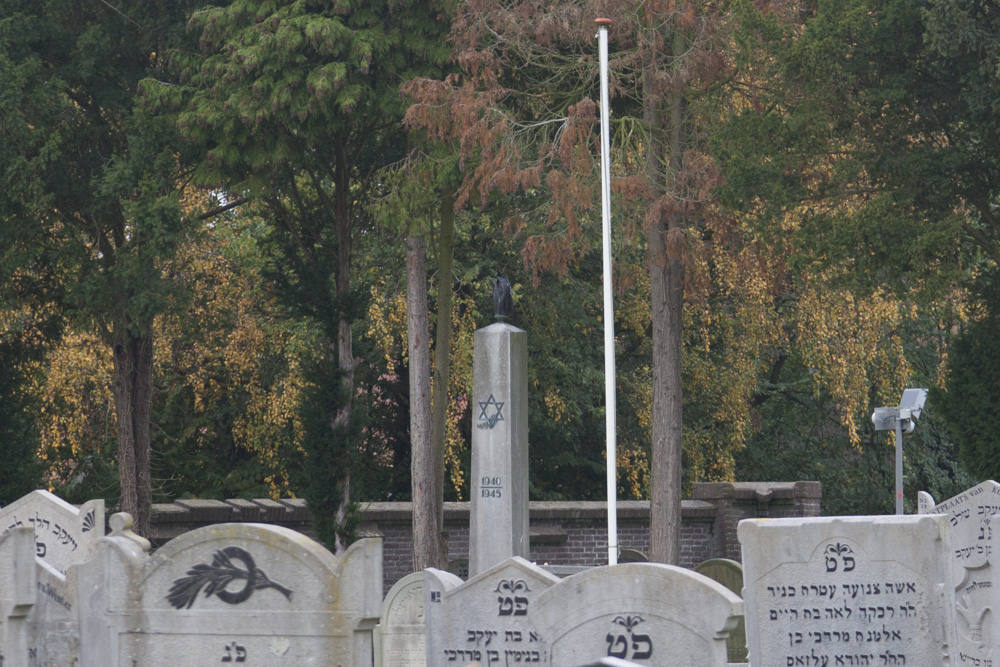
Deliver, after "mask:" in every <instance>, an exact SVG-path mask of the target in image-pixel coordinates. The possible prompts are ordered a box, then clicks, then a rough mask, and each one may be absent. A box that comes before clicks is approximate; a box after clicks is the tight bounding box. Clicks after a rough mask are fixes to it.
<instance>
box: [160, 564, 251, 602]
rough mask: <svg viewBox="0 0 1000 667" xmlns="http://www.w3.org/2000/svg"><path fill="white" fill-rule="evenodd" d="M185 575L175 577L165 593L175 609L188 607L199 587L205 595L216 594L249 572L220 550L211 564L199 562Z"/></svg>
mask: <svg viewBox="0 0 1000 667" xmlns="http://www.w3.org/2000/svg"><path fill="white" fill-rule="evenodd" d="M187 575H188V576H186V577H182V578H180V579H177V580H176V581H175V582H174V583H173V585H172V586H171V587H170V592H169V593H167V599H168V600H169V601H170V604H172V605H173V606H174V607H175V608H177V609H190V608H191V605H193V604H194V601H195V600H196V599H197V597H198V593H199V592H200V591H201V589H202V588H203V587H204V588H205V597H208V596H210V595H215V594H218V593H219V592H221V591H224V590H225V589H226V586H228V585H229V584H230V583H232V582H233V581H235V580H237V579H247V578H248V577H249V576H250V572H248V571H247V570H244V569H243V568H241V567H237V566H236V565H234V564H233V561H232V559H230V558H229V556H227V555H226V554H225V553H223V552H222V551H216V552H215V555H214V556H213V557H212V564H211V565H204V564H199V565H195V566H194V567H192V568H191V569H190V570H188V571H187Z"/></svg>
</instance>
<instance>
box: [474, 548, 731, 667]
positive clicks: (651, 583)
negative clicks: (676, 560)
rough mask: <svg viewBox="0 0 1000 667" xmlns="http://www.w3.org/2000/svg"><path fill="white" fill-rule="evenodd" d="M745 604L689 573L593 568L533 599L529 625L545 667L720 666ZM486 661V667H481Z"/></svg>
mask: <svg viewBox="0 0 1000 667" xmlns="http://www.w3.org/2000/svg"><path fill="white" fill-rule="evenodd" d="M742 616H743V600H742V599H740V597H739V596H738V595H736V594H735V593H733V592H731V591H730V590H728V589H727V588H725V587H724V586H722V585H721V584H719V583H718V582H716V581H713V580H711V579H709V578H708V577H705V576H702V575H700V574H697V573H695V572H692V571H691V570H687V569H684V568H680V567H675V566H672V565H661V564H656V563H629V564H624V565H617V566H613V567H595V568H591V569H589V570H587V571H585V572H581V573H580V574H576V575H573V576H572V577H569V578H567V579H563V580H561V581H560V582H559V583H557V584H556V585H554V586H552V587H550V588H548V589H546V590H545V591H544V592H543V593H541V594H540V595H539V596H538V599H537V600H535V601H534V603H533V606H532V609H531V610H530V612H529V615H528V622H529V624H530V627H531V628H533V629H534V632H535V633H536V634H538V636H539V637H540V639H541V642H540V643H541V646H542V647H544V648H543V651H544V649H545V648H547V650H548V653H549V654H550V656H551V663H550V664H551V665H553V666H562V665H580V664H584V663H586V662H590V661H593V660H597V659H600V658H603V657H614V658H620V659H622V660H628V661H630V662H633V663H637V664H641V665H684V666H685V667H725V665H726V640H727V639H728V637H729V633H730V631H731V630H732V629H733V628H735V627H736V624H737V621H738V620H739V619H740V618H742ZM483 664H485V663H483Z"/></svg>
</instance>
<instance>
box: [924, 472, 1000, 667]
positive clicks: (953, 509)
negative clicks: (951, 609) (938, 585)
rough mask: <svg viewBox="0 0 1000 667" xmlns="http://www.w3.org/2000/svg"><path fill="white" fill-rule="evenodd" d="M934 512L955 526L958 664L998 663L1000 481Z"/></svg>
mask: <svg viewBox="0 0 1000 667" xmlns="http://www.w3.org/2000/svg"><path fill="white" fill-rule="evenodd" d="M930 512H932V513H935V514H944V515H945V516H947V517H948V525H949V526H950V528H951V539H952V545H951V561H952V578H953V585H954V586H955V612H956V614H955V624H956V627H957V630H958V663H959V664H960V665H965V666H966V667H992V664H993V655H994V654H996V653H997V652H996V651H995V650H994V649H995V648H996V646H997V644H998V643H1000V636H998V634H1000V633H998V632H997V631H996V629H995V627H996V621H994V620H993V619H994V615H995V614H996V611H994V610H997V609H1000V599H998V597H997V596H998V595H1000V590H998V589H997V587H996V586H994V579H995V578H996V574H995V573H996V571H997V570H996V568H995V566H994V565H993V563H992V561H993V560H994V558H995V557H994V556H993V520H994V517H996V516H997V514H1000V484H997V483H996V482H993V481H987V482H983V483H982V484H979V485H978V486H975V487H973V488H971V489H968V490H966V491H963V492H962V493H960V494H958V495H957V496H955V497H954V498H949V499H948V500H945V501H944V502H942V503H941V504H939V505H936V506H935V507H933V508H932V509H931V510H930Z"/></svg>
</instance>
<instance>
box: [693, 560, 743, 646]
mask: <svg viewBox="0 0 1000 667" xmlns="http://www.w3.org/2000/svg"><path fill="white" fill-rule="evenodd" d="M694 571H695V572H697V573H698V574H703V575H705V576H706V577H708V578H709V579H712V580H713V581H718V582H719V583H720V584H722V585H723V586H725V587H726V588H728V589H729V590H731V591H732V592H733V593H736V594H737V595H740V596H742V595H743V566H742V565H740V564H739V563H737V562H736V561H734V560H730V559H728V558H710V559H709V560H706V561H704V562H702V563H700V564H699V565H698V566H697V567H696V568H694ZM726 653H727V656H728V657H727V660H728V661H729V662H746V661H747V629H746V622H745V621H744V619H742V618H741V619H740V620H739V623H737V624H736V627H735V628H733V630H732V632H730V633H729V641H728V642H727V644H726Z"/></svg>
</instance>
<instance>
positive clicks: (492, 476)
mask: <svg viewBox="0 0 1000 667" xmlns="http://www.w3.org/2000/svg"><path fill="white" fill-rule="evenodd" d="M473 346H474V348H473V369H472V410H473V415H474V421H473V429H472V479H471V485H470V486H471V489H470V496H471V498H470V501H471V502H470V508H469V509H470V515H469V575H470V576H472V577H474V576H476V575H477V574H479V573H481V572H484V571H486V570H487V569H489V568H490V567H492V566H493V565H496V564H497V563H499V562H501V561H504V560H506V559H507V558H509V557H511V556H520V557H522V558H527V557H528V334H527V333H526V332H524V331H522V330H521V329H518V328H517V327H513V326H511V325H509V324H504V323H497V324H492V325H490V326H488V327H484V328H482V329H479V330H478V331H476V333H475V335H474V341H473Z"/></svg>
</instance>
